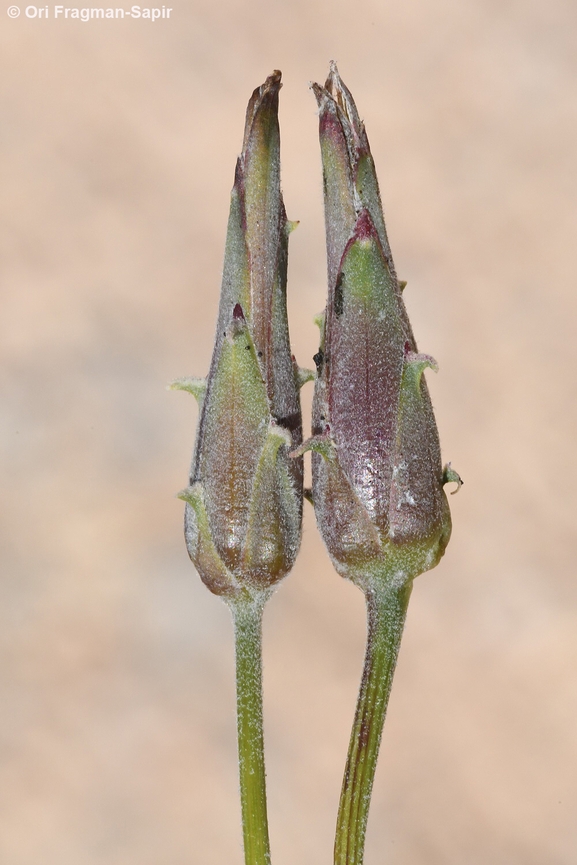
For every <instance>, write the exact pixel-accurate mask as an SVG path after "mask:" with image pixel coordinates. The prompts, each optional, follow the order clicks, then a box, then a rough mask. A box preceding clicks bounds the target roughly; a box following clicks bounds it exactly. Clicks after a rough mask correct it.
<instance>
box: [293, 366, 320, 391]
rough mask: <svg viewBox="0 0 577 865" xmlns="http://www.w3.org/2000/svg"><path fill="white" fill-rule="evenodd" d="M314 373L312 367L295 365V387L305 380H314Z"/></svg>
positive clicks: (305, 381)
mask: <svg viewBox="0 0 577 865" xmlns="http://www.w3.org/2000/svg"><path fill="white" fill-rule="evenodd" d="M315 376H316V373H315V371H314V369H306V367H304V366H297V367H296V370H295V378H296V383H297V387H298V388H299V389H300V388H301V387H302V386H303V385H304V384H306V383H307V381H314V380H315Z"/></svg>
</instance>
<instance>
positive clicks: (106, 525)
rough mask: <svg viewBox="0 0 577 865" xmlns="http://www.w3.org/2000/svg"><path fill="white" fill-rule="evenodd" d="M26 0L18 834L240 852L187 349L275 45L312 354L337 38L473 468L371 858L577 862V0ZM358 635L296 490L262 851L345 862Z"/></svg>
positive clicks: (13, 154)
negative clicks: (313, 84)
mask: <svg viewBox="0 0 577 865" xmlns="http://www.w3.org/2000/svg"><path fill="white" fill-rule="evenodd" d="M6 5H8V4H6ZM24 8H25V7H24V6H22V14H21V15H20V17H19V18H18V19H14V20H11V19H10V18H9V17H8V15H7V14H6V11H5V9H4V8H3V9H1V10H0V39H1V57H2V60H1V79H0V82H1V83H0V87H1V109H2V124H1V133H0V147H1V151H2V205H1V206H2V231H1V243H2V258H3V263H2V269H3V276H2V306H1V320H0V328H1V335H0V354H1V363H0V380H1V385H2V393H3V396H2V421H1V433H0V435H1V439H0V440H1V448H2V481H1V495H2V499H1V501H2V504H1V509H2V520H1V525H2V529H1V532H2V540H1V545H2V578H1V594H2V603H1V609H0V619H1V621H0V641H1V659H0V676H1V691H2V693H1V697H0V706H1V709H0V736H1V741H2V751H1V770H0V771H1V781H0V800H1V801H0V861H1V862H2V863H3V865H56V863H58V865H105V863H106V865H190V863H192V865H197V863H198V865H223V863H225V862H226V863H227V865H234V863H237V865H240V863H241V861H242V851H241V835H240V822H239V806H238V794H237V779H236V766H235V748H236V743H235V729H234V686H233V658H232V629H231V624H230V621H229V615H228V612H227V610H226V608H225V606H224V605H223V604H222V603H221V602H220V601H219V600H218V599H216V598H214V597H212V596H211V595H210V594H209V593H208V592H207V591H206V589H205V588H204V587H203V586H202V585H201V583H200V580H199V578H198V577H197V575H196V574H195V572H194V570H193V568H192V565H191V564H190V562H189V561H188V558H187V555H186V551H185V547H184V543H183V538H182V528H181V524H182V504H181V502H179V501H178V500H176V499H175V498H174V494H175V493H176V491H177V490H179V489H180V488H182V487H183V486H184V484H185V483H186V477H187V470H188V463H189V459H190V453H191V449H192V445H193V439H194V428H195V423H196V408H195V405H194V401H193V400H192V399H191V398H190V397H188V396H187V395H186V394H179V393H176V394H174V393H168V392H166V391H165V384H166V382H167V381H169V380H170V379H172V378H174V377H176V376H179V375H186V374H189V375H190V374H196V375H202V374H204V373H205V372H206V371H207V369H208V364H209V358H210V352H211V343H212V338H213V329H214V324H215V316H216V309H217V302H218V291H219V284H220V271H221V266H222V255H223V246H224V236H225V226H226V219H227V212H228V199H229V191H230V187H231V185H232V179H233V171H234V162H235V158H236V156H237V154H238V152H239V149H240V146H241V139H242V128H243V122H244V111H245V106H246V102H247V100H248V97H249V95H250V93H251V91H252V89H253V88H254V87H255V86H257V85H258V84H260V83H261V82H262V81H263V80H264V78H265V76H266V75H267V74H268V73H270V72H271V70H272V69H273V68H279V69H281V70H282V71H283V74H284V81H285V86H284V88H283V90H282V93H281V131H282V143H283V186H284V191H285V200H286V204H287V210H288V214H289V217H290V218H291V219H300V220H301V225H300V227H299V229H298V231H297V232H295V233H294V234H293V235H292V239H291V258H290V266H289V280H290V284H289V290H290V302H289V305H290V317H291V330H292V339H293V343H294V349H295V352H296V354H297V357H298V358H299V360H300V362H301V363H302V364H305V365H310V363H311V356H312V354H313V353H314V352H315V351H316V348H317V342H316V340H317V332H316V328H315V327H314V326H313V324H312V317H313V315H314V314H315V313H316V312H318V311H319V310H320V309H321V308H322V307H323V305H324V296H325V262H324V227H323V217H322V199H321V179H320V159H319V154H318V144H317V126H316V117H315V103H314V99H313V97H312V95H311V94H310V92H309V91H308V89H307V83H308V81H309V80H310V79H313V80H321V81H322V80H324V77H325V75H326V72H327V68H328V61H329V59H331V58H335V59H336V60H337V61H338V62H339V68H340V71H341V73H342V75H343V78H344V80H345V81H346V82H347V84H348V85H349V86H350V87H351V89H352V90H353V93H354V95H355V98H356V100H357V103H358V106H359V109H360V112H361V114H362V116H363V117H364V118H365V120H366V123H367V128H368V134H369V138H370V140H371V143H372V147H373V152H374V155H375V158H376V161H377V167H378V170H379V177H380V182H381V189H382V193H383V198H384V202H385V211H386V216H387V225H388V229H389V237H390V240H391V245H392V248H393V253H394V256H395V261H396V264H397V269H398V271H399V274H400V276H401V277H402V278H404V279H407V280H408V288H407V290H406V293H405V297H406V302H407V304H408V308H409V312H410V315H411V317H412V320H413V323H414V329H415V332H416V335H417V339H418V341H419V345H420V347H421V350H423V351H426V352H430V353H431V354H433V355H434V356H435V357H436V358H437V360H438V361H439V364H440V373H439V375H438V376H433V375H432V374H430V375H429V384H430V387H431V391H432V395H433V400H434V403H435V407H436V412H437V419H438V424H439V428H440V432H441V441H442V446H443V454H444V458H445V459H446V460H451V461H452V462H453V465H454V467H455V468H457V469H458V471H459V472H461V474H462V475H463V477H464V479H465V486H464V488H463V490H462V491H461V492H460V494H459V495H458V496H455V497H453V498H452V499H451V504H452V508H453V522H454V537H453V540H452V542H451V544H450V546H449V549H448V552H447V554H446V556H445V559H444V560H443V562H442V563H441V565H440V566H439V567H438V568H437V569H436V570H435V571H433V572H431V573H429V574H427V575H425V576H423V577H421V578H419V579H418V581H417V582H416V585H415V591H414V593H413V599H412V602H411V607H410V609H409V617H408V624H407V629H406V634H405V638H404V642H403V646H402V650H401V657H400V662H399V667H398V671H397V676H396V680H395V685H394V689H393V696H392V701H391V706H390V711H389V717H388V721H387V726H386V732H385V737H384V740H383V748H382V756H381V760H380V764H379V770H378V775H377V781H376V787H375V794H374V800H373V805H372V811H371V818H370V822H369V832H368V842H367V855H366V861H367V865H385V863H386V865H425V863H426V865H487V863H492V865H574V863H575V862H576V861H577V828H576V826H577V820H576V819H575V814H576V810H577V784H576V774H577V773H576V770H577V732H576V714H577V671H576V663H577V628H576V619H577V616H576V605H577V584H576V580H575V567H574V563H573V559H574V556H575V548H576V542H577V538H576V532H575V517H576V512H577V496H576V483H577V466H576V460H575V456H574V454H575V437H576V433H577V430H576V421H577V409H576V388H575V363H576V357H575V354H576V352H575V344H576V342H577V335H576V328H575V317H576V312H577V298H576V292H575V258H576V239H575V238H576V229H577V204H576V201H577V198H576V193H577V171H576V167H577V165H576V162H577V157H576V151H577V147H576V145H577V141H576V138H577V86H576V85H577V6H576V5H575V4H574V3H572V2H570V0H529V2H528V0H523V2H521V0H506V2H503V0H501V2H497V0H437V2H434V0H404V2H392V0H372V2H369V0H361V2H358V3H357V4H356V5H355V6H354V8H353V4H352V3H347V2H345V0H333V2H330V3H329V2H328V0H312V2H308V3H307V2H305V0H294V2H293V0H285V2H281V0H269V2H265V0H255V2H252V0H246V2H244V3H241V2H239V0H227V2H223V3H218V2H213V0H199V2H193V3H185V2H183V0H173V12H172V13H171V17H170V19H168V20H161V21H157V22H155V23H151V22H150V21H145V20H131V19H126V20H124V21H90V22H87V23H84V22H82V21H71V20H68V21H64V20H58V21H56V20H54V19H53V17H51V18H50V19H49V20H41V19H38V18H36V19H30V18H27V17H26V16H25V13H24ZM126 8H129V6H128V5H127V6H126ZM49 11H50V13H51V16H52V15H53V6H49ZM311 392H312V390H311V386H310V385H308V386H307V388H305V391H304V402H305V404H308V403H309V402H310V398H311ZM363 646H364V610H363V601H362V595H361V594H360V592H358V590H356V589H355V588H354V587H353V586H350V585H348V584H345V583H344V582H343V581H342V580H341V579H340V578H339V577H337V576H336V574H335V573H334V572H333V570H332V567H331V565H330V563H329V560H328V557H327V555H326V553H325V551H324V548H323V546H322V543H321V542H320V540H319V537H318V535H317V531H316V528H315V524H314V517H313V514H312V511H311V509H310V508H309V507H308V505H307V509H306V516H305V527H304V539H303V545H302V553H301V555H300V557H299V559H298V563H297V565H296V567H295V569H294V571H293V573H292V574H291V576H290V577H289V578H288V579H287V580H286V582H285V583H284V584H283V585H282V586H281V588H280V589H279V591H278V592H277V594H276V595H275V597H274V599H273V600H272V602H271V603H270V605H269V608H268V610H267V613H266V618H265V652H266V662H265V685H266V689H265V715H266V718H265V721H266V739H267V759H268V775H269V799H270V822H271V836H272V846H273V862H274V865H323V863H325V865H329V863H330V862H331V850H332V838H333V827H334V820H335V814H336V807H337V801H338V794H339V788H340V782H341V773H342V768H343V763H344V757H345V750H346V745H347V741H348V735H349V728H350V723H351V720H352V714H353V708H354V701H355V697H356V690H357V686H358V680H359V675H360V669H361V664H362V655H363Z"/></svg>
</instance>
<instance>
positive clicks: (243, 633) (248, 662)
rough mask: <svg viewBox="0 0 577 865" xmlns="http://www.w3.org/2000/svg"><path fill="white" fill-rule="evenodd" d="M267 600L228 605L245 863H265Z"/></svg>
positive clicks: (267, 847)
mask: <svg viewBox="0 0 577 865" xmlns="http://www.w3.org/2000/svg"><path fill="white" fill-rule="evenodd" d="M265 600H266V598H265V597H264V596H263V597H262V598H257V599H250V600H248V599H246V600H242V601H234V602H232V603H230V608H231V611H232V617H233V621H234V634H235V651H236V700H237V727H238V762H239V774H240V799H241V808H242V829H243V837H244V859H245V865H270V845H269V839H268V819H267V811H266V776H265V768H264V741H263V725H262V611H263V606H264V601H265Z"/></svg>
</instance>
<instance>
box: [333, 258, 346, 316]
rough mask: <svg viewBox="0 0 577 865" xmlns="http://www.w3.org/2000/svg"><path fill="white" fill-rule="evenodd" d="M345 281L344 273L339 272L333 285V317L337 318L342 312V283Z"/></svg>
mask: <svg viewBox="0 0 577 865" xmlns="http://www.w3.org/2000/svg"><path fill="white" fill-rule="evenodd" d="M344 280H345V275H344V273H343V272H342V270H341V272H340V273H339V275H338V276H337V281H336V284H335V299H334V302H333V309H334V311H335V315H336V316H337V318H338V317H339V316H341V315H342V314H343V310H344V301H345V299H344V293H343V282H344Z"/></svg>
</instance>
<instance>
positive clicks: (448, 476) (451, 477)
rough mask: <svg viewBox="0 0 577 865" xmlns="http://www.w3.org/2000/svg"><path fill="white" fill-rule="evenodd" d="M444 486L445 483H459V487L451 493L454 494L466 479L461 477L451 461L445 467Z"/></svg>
mask: <svg viewBox="0 0 577 865" xmlns="http://www.w3.org/2000/svg"><path fill="white" fill-rule="evenodd" d="M442 483H443V486H445V484H457V488H456V489H455V490H453V492H452V493H451V495H452V496H454V495H455V493H458V492H459V490H460V489H461V487H462V486H463V484H464V483H465V481H464V480H463V479H462V478H461V476H460V475H459V474H458V473H457V472H456V471H455V469H453V468H451V463H447V465H446V466H445V467H444V469H443V481H442Z"/></svg>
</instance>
